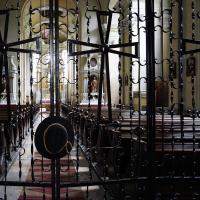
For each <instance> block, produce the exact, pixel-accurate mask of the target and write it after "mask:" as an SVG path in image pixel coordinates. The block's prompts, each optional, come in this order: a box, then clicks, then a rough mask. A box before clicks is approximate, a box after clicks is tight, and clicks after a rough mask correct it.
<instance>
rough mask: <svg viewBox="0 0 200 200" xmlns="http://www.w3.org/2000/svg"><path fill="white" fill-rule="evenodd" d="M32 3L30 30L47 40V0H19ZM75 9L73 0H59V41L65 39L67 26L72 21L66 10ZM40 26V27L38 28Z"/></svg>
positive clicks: (26, 3)
mask: <svg viewBox="0 0 200 200" xmlns="http://www.w3.org/2000/svg"><path fill="white" fill-rule="evenodd" d="M30 2H31V5H32V10H33V12H32V16H31V19H32V31H33V32H34V33H35V34H38V35H41V36H42V38H43V40H44V42H45V43H48V41H49V18H48V12H49V0H31V1H30V0H28V1H24V2H21V3H22V5H24V6H27V9H29V5H30ZM71 9H72V10H73V9H75V1H74V0H67V1H66V0H59V16H60V17H59V41H60V43H62V42H64V41H66V40H67V26H68V25H71V24H73V23H74V17H73V14H72V13H71V12H70V13H68V15H67V10H71ZM40 27H41V29H40Z"/></svg>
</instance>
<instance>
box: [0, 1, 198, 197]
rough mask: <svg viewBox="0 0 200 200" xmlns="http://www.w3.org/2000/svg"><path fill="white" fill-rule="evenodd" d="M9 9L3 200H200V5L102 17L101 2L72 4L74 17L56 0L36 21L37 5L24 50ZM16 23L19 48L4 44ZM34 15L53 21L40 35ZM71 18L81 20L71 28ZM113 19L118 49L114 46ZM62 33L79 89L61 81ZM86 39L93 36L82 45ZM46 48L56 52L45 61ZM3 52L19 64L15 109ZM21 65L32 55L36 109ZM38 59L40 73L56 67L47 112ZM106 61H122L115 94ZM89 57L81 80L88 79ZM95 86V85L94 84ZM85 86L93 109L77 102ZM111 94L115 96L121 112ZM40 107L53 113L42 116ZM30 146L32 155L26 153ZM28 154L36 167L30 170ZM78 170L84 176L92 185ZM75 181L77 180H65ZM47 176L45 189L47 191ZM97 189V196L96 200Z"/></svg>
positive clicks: (0, 163)
mask: <svg viewBox="0 0 200 200" xmlns="http://www.w3.org/2000/svg"><path fill="white" fill-rule="evenodd" d="M8 2H9V1H7V2H6V4H5V7H2V8H0V15H1V16H3V15H5V26H4V34H2V33H1V35H0V56H1V57H0V80H1V81H0V92H1V96H0V98H1V99H0V102H1V104H0V125H1V127H0V128H1V129H0V134H1V135H0V146H1V152H0V158H1V160H0V167H1V168H0V169H1V171H0V173H1V180H0V191H1V193H0V198H1V199H13V196H12V189H13V188H15V189H16V188H20V189H21V192H20V193H19V197H18V199H31V198H32V199H34V198H35V199H36V198H37V197H36V196H37V195H36V196H29V193H30V191H31V192H33V191H35V192H36V193H37V192H39V193H40V194H41V196H39V198H40V199H49V198H52V199H54V200H59V199H73V198H72V196H71V193H73V192H74V191H76V192H77V191H78V190H80V193H81V194H79V195H78V194H77V193H75V197H74V199H78V198H79V199H108V200H110V199H119V200H122V199H199V198H200V192H199V170H200V169H199V162H200V159H199V157H198V152H199V131H200V130H199V111H198V108H199V106H200V104H199V97H200V96H199V93H198V90H199V86H200V85H199V83H200V81H199V73H200V71H199V70H198V63H199V51H200V50H199V48H198V45H199V44H200V42H199V40H198V37H199V35H198V31H199V19H200V14H199V6H200V5H199V2H198V1H196V0H187V1H186V0H169V1H165V0H142V1H141V0H127V1H123V0H118V1H116V4H115V5H114V7H113V8H112V9H111V8H109V7H107V8H106V7H105V6H104V5H103V4H102V9H100V8H101V6H98V5H97V6H96V7H95V3H94V2H96V1H89V0H86V1H81V0H76V1H73V5H74V7H73V8H69V7H68V6H66V9H60V5H59V2H60V1H56V0H55V1H54V0H49V1H48V5H47V6H46V7H45V6H43V7H42V6H41V7H40V8H37V9H36V8H33V7H32V1H31V0H30V1H29V4H30V6H29V21H28V25H29V39H24V40H20V38H22V36H21V35H22V34H21V30H22V29H21V28H20V26H21V20H20V0H18V1H17V3H16V8H14V7H9V6H8V4H7V3H8ZM68 2H69V1H66V5H68ZM99 2H100V3H102V2H101V1H99ZM104 3H105V4H106V3H112V2H108V1H105V2H104ZM40 5H41V1H40ZM62 5H63V4H62ZM83 5H84V6H83ZM108 5H109V4H108ZM82 7H85V8H84V9H85V11H83V10H82ZM45 9H46V10H45ZM63 10H64V11H63ZM13 12H14V13H17V24H18V25H17V29H18V30H17V31H18V41H17V42H11V43H9V42H8V40H9V38H8V33H9V29H10V26H9V22H10V21H9V17H10V15H11V13H13ZM83 12H85V13H84V15H83ZM36 13H39V14H40V17H41V18H42V17H44V18H45V17H46V18H48V22H47V23H44V24H42V25H40V27H39V29H38V30H36V28H35V27H33V23H32V16H33V15H35V14H36ZM69 15H71V16H73V17H74V20H72V21H73V24H70V23H69ZM65 17H66V20H67V21H66V23H61V24H60V22H59V19H60V18H63V19H65ZM93 18H94V19H93ZM114 18H117V31H116V30H115V31H116V32H117V35H118V36H117V40H118V41H117V42H116V41H115V43H111V41H110V37H111V29H112V26H113V23H114V22H113V21H112V20H113V19H114ZM95 20H96V21H95ZM83 21H85V24H86V26H85V27H84V25H83ZM94 21H95V22H96V24H97V25H96V24H95V23H94ZM91 24H92V25H94V24H95V25H96V26H97V29H98V32H96V35H98V40H97V41H99V42H94V41H93V39H92V37H93V35H92V31H94V30H91ZM43 26H44V27H45V29H44V30H42V28H43ZM62 26H64V27H65V28H66V30H67V36H66V37H67V40H68V42H67V45H66V47H64V48H65V50H68V57H69V59H68V68H69V66H72V67H73V69H72V71H73V78H74V80H69V78H68V77H65V76H63V77H61V75H60V74H61V73H60V69H61V65H62V60H61V58H60V46H61V44H60V30H61V29H62V28H61V27H62ZM47 29H48V35H47V38H46V36H45V33H46V32H45V31H46V30H47ZM81 30H86V32H85V36H84V37H83V35H81V34H82V32H81ZM42 40H43V41H44V43H47V44H49V49H48V53H49V54H48V55H49V58H48V59H47V60H46V61H45V56H46V54H44V52H45V51H46V49H43V46H42V45H40V44H42ZM24 45H26V47H27V46H28V47H29V48H22V47H24ZM15 46H20V47H15ZM8 52H16V55H15V56H16V58H17V77H18V78H17V86H18V91H17V96H18V98H17V99H18V102H17V103H15V104H14V103H13V102H12V101H11V81H10V73H11V72H10V71H9V67H10V66H9V62H8V59H9V57H8ZM20 53H26V54H28V55H29V67H28V68H29V71H30V80H29V81H30V95H29V96H30V99H29V101H27V102H26V105H24V103H22V100H21V99H22V98H23V97H22V93H23V91H22V83H24V82H23V80H22V79H21V78H22V71H21V70H22V67H20V65H21V64H22V63H23V61H24V60H22V56H21V57H20ZM33 53H36V54H39V55H40V58H39V62H41V63H42V64H41V65H48V67H49V71H48V73H49V82H48V83H47V85H48V84H49V92H50V98H49V101H50V102H44V101H43V94H42V91H43V90H42V88H43V84H44V82H43V80H44V79H46V78H47V77H48V75H47V77H46V76H45V77H41V78H40V80H38V81H35V82H34V77H33V71H34V56H33ZM45 53H46V52H45ZM110 54H114V55H118V64H117V66H115V68H116V69H115V71H117V70H118V71H117V76H116V77H115V78H118V81H117V82H118V88H117V90H118V92H116V91H114V90H116V88H115V86H113V84H112V81H113V80H112V79H111V77H112V76H113V74H114V73H111V72H113V71H111V70H112V69H111V68H112V67H114V66H113V65H111V64H110V61H109V55H110ZM94 55H95V56H94ZM96 55H97V56H96ZM82 56H84V58H86V62H85V66H84V70H85V69H86V70H85V71H86V73H85V71H84V70H83V69H81V67H82V64H81V63H82V61H81V59H82ZM20 58H21V59H20ZM23 58H24V57H23ZM96 58H99V60H98V59H96ZM65 59H67V58H64V59H63V60H65ZM92 59H93V62H94V65H97V64H98V63H99V69H98V70H99V71H98V73H97V75H96V74H92V73H93V71H94V69H93V68H92V67H93V66H92V64H91V60H92ZM24 62H25V61H24ZM63 62H64V61H63ZM70 63H71V64H70ZM22 65H23V64H22ZM81 70H82V71H81ZM23 73H24V72H23ZM83 73H85V74H86V75H85V76H84V77H82V76H83V75H82V74H83ZM94 76H96V77H97V80H95V81H94V82H93V83H92V79H93V78H94ZM83 78H86V82H85V83H83ZM47 79H48V78H47ZM62 80H67V86H66V85H65V86H66V87H67V92H66V91H65V92H66V94H67V95H68V96H65V99H64V100H63V101H61V83H62ZM47 81H48V80H47ZM96 81H99V83H98V84H97V83H96ZM35 83H37V84H40V89H41V92H40V95H41V98H40V101H39V102H38V104H37V103H35V102H34V101H35V100H34V98H35V97H34V91H33V89H34V88H33V85H34V84H35ZM83 84H85V85H86V87H87V88H86V97H87V98H86V102H87V104H85V103H83V102H84V101H83V94H81V93H82V90H83ZM97 86H98V89H97V88H95V87H97ZM92 87H93V88H92ZM70 91H72V92H71V93H70ZM72 93H74V96H75V98H74V99H72V97H71V95H72ZM113 93H118V94H117V97H116V96H115V97H116V98H118V99H117V100H116V99H113ZM95 98H96V100H97V101H96V104H95V103H94V99H95ZM113 102H117V105H114V104H115V103H113ZM48 103H49V104H48ZM44 107H45V108H46V109H49V111H48V112H47V113H46V115H44V112H43V109H44ZM38 116H40V117H41V119H40V123H39V125H38V128H37V130H35V128H34V127H36V124H37V123H38V120H39V117H38ZM44 118H45V119H44ZM28 138H29V139H30V141H29V143H30V148H29V146H28V145H27V146H25V142H24V141H26V142H27V141H28V140H29V139H28ZM58 138H59V139H58ZM35 147H36V148H35ZM28 149H30V153H29V159H30V162H29V165H30V166H29V165H27V163H26V161H25V160H24V158H25V157H26V155H27V154H26V152H27V151H28ZM38 152H39V154H41V155H37V154H38ZM16 163H17V164H18V166H17V165H16ZM38 163H39V165H38ZM13 165H14V166H15V168H14V169H15V173H16V169H17V173H18V176H16V175H15V178H16V177H17V178H16V180H14V175H12V173H13V172H12V168H13ZM26 165H27V166H28V167H30V170H29V171H30V173H29V174H30V175H29V176H30V177H29V179H28V180H27V179H25V178H26V177H24V173H25V172H24V171H23V170H25V168H24V166H26ZM71 167H74V168H73V169H72V168H71ZM82 167H87V170H88V171H87V172H86V174H84V173H82V171H81V170H82V169H83V168H82ZM37 170H38V171H39V172H40V173H41V174H40V176H39V178H38V173H37ZM70 170H72V171H73V177H70V178H69V176H72V174H71V172H70ZM47 173H49V174H50V178H49V179H45V178H46V177H45V176H47ZM10 174H11V175H10ZM49 174H48V175H49ZM9 175H10V176H9ZM65 176H66V177H67V178H66V177H65ZM63 177H64V178H63ZM94 186H96V187H98V188H97V191H96V192H95V195H94V194H93V193H92V189H94V188H95V187H94ZM31 188H34V189H31ZM74 188H76V189H74ZM31 194H32V193H31ZM34 195H35V193H34ZM76 195H78V196H76Z"/></svg>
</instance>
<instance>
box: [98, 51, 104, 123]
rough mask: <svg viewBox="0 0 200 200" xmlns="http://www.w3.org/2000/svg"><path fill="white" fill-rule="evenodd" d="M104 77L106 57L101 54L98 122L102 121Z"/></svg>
mask: <svg viewBox="0 0 200 200" xmlns="http://www.w3.org/2000/svg"><path fill="white" fill-rule="evenodd" d="M103 76H104V55H103V53H102V54H101V67H100V79H99V98H98V110H97V121H98V122H100V119H101V98H102V86H103Z"/></svg>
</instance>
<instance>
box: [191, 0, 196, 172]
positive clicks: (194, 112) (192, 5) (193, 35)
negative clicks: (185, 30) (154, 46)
mask: <svg viewBox="0 0 200 200" xmlns="http://www.w3.org/2000/svg"><path fill="white" fill-rule="evenodd" d="M191 8H192V39H193V40H195V38H196V34H195V32H196V24H195V20H196V15H195V11H196V10H195V1H194V0H192V4H191ZM191 56H193V55H191ZM192 68H193V69H192V75H191V83H192V92H191V93H192V132H193V133H192V134H193V172H192V174H193V176H196V172H197V171H196V166H197V163H196V147H195V145H196V134H195V132H196V131H195V127H196V123H195V117H196V103H195V77H194V76H195V68H196V63H195V64H194V65H193V66H192Z"/></svg>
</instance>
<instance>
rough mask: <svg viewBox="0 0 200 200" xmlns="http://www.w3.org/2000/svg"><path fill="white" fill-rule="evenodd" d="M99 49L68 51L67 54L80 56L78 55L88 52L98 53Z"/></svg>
mask: <svg viewBox="0 0 200 200" xmlns="http://www.w3.org/2000/svg"><path fill="white" fill-rule="evenodd" d="M99 52H100V49H92V50H86V51H77V52H70V53H69V56H80V55H87V54H90V53H99Z"/></svg>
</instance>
